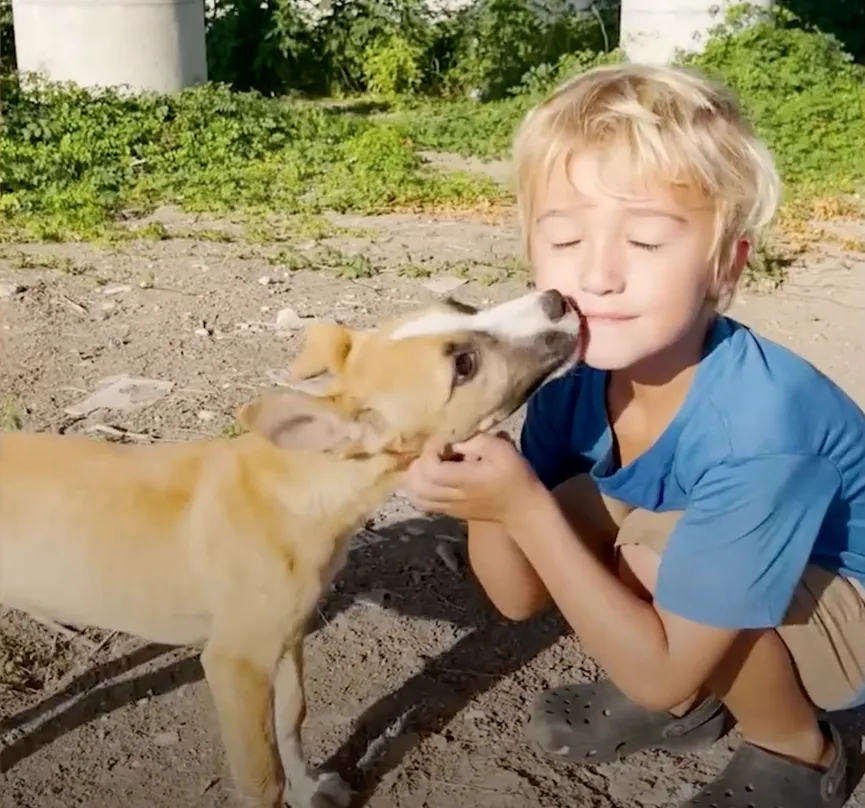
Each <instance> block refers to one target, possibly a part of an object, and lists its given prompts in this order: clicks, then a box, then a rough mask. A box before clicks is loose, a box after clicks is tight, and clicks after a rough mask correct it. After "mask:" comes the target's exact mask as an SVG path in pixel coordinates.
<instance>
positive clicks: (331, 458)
mask: <svg viewBox="0 0 865 808" xmlns="http://www.w3.org/2000/svg"><path fill="white" fill-rule="evenodd" d="M579 331H580V328H579V318H578V316H577V314H576V312H574V311H573V310H572V309H571V308H570V307H569V306H568V305H567V304H566V303H565V302H564V300H563V299H562V297H561V296H560V295H558V294H557V293H555V292H543V293H541V292H534V293H531V294H528V295H526V296H524V297H521V298H518V299H516V300H513V301H510V302H509V303H506V304H504V305H501V306H497V307H494V308H490V309H487V310H485V311H479V312H478V311H475V310H472V309H469V308H468V307H465V306H461V305H458V304H456V303H454V302H452V301H448V302H446V303H444V304H441V305H437V306H434V307H432V308H431V309H427V310H424V311H422V312H420V313H417V314H415V315H413V316H411V317H408V318H405V319H402V320H399V321H397V322H394V323H390V324H389V325H387V326H386V327H384V328H382V329H381V330H377V331H360V332H358V331H351V330H349V329H347V328H343V327H342V326H337V325H324V324H319V325H314V326H311V327H310V328H309V330H308V332H307V335H306V341H305V345H304V348H303V350H302V352H301V354H300V356H299V357H298V358H297V360H296V362H295V363H294V366H293V371H294V373H295V374H296V375H297V376H298V377H300V378H307V379H308V378H311V377H314V376H320V375H321V374H322V373H329V374H330V375H331V377H332V381H331V383H330V384H329V386H328V387H327V388H326V389H325V391H324V393H323V394H322V395H319V396H314V395H310V394H308V393H304V392H298V391H292V392H283V393H278V394H275V395H268V396H265V397H262V398H259V399H258V400H256V401H253V402H252V403H250V404H247V405H245V406H243V407H242V408H241V409H240V411H239V420H240V422H241V424H242V425H243V426H244V427H245V428H246V429H248V430H249V431H248V433H246V434H245V435H243V436H241V437H238V438H235V439H216V440H200V441H190V442H185V443H178V444H162V445H154V446H125V445H118V444H110V443H105V442H101V441H97V440H94V439H90V438H85V437H79V436H59V435H52V434H23V433H10V434H5V435H2V436H0V603H3V604H5V605H7V606H10V607H14V608H17V609H21V610H24V611H26V612H30V613H31V614H35V615H39V616H42V617H46V618H51V619H53V620H56V621H59V622H61V623H66V624H70V625H79V626H97V627H100V628H102V629H106V630H115V631H122V632H127V633H129V634H133V635H137V636H139V637H142V638H146V639H148V640H151V641H154V642H160V643H168V644H175V645H198V646H200V645H203V652H202V655H201V661H202V665H203V668H204V672H205V676H206V679H207V682H208V685H209V687H210V691H211V694H212V697H213V700H214V703H215V706H216V711H217V715H218V719H219V724H220V729H221V733H222V738H223V742H224V745H225V748H226V752H227V756H228V762H229V765H230V769H231V773H232V776H233V778H234V781H235V784H236V786H237V789H238V791H239V793H240V794H241V796H242V797H243V799H244V800H245V802H246V804H247V805H249V806H254V808H276V806H279V805H281V804H282V803H283V800H287V801H288V803H289V804H290V805H292V806H295V808H331V807H332V806H345V805H347V804H348V802H349V801H350V797H351V792H350V790H349V789H348V787H347V786H346V785H345V783H344V782H343V781H342V780H341V778H339V776H338V775H336V774H334V773H319V772H316V771H314V770H311V769H309V768H308V767H307V764H306V759H305V757H304V755H303V753H302V749H301V738H300V733H301V724H302V721H303V719H304V716H305V701H304V690H303V680H302V675H303V674H302V644H303V637H304V633H305V628H306V624H307V620H308V618H309V616H310V614H311V612H312V611H313V609H314V608H315V606H316V603H317V602H318V600H319V598H320V597H321V595H322V593H323V591H324V590H325V588H326V587H327V586H328V584H329V583H330V581H331V579H332V577H333V576H334V575H335V573H336V572H337V571H338V570H339V568H340V567H341V566H342V564H343V563H344V560H345V556H346V553H347V545H348V540H349V538H350V536H351V535H352V534H353V533H354V532H355V531H356V530H357V529H358V528H359V527H360V525H361V524H362V522H363V520H364V518H365V517H366V516H367V515H368V514H369V513H370V512H371V511H373V510H374V509H375V508H376V507H377V506H378V505H379V504H380V503H381V502H382V500H383V499H384V498H385V497H386V496H387V495H388V494H389V493H391V492H392V491H393V490H394V489H395V488H396V487H397V486H398V484H399V477H400V472H401V471H403V470H404V469H405V468H406V467H407V465H408V464H409V463H410V462H411V460H412V459H413V458H414V457H416V456H417V454H418V453H419V451H420V449H421V447H422V446H423V445H424V444H425V443H426V441H428V440H430V439H433V440H437V441H442V442H445V441H457V440H463V439H466V438H468V437H470V436H471V435H472V434H475V433H477V432H478V431H480V430H484V429H488V428H490V427H492V426H494V425H495V424H497V423H498V422H500V421H501V420H502V419H503V418H505V417H507V416H508V415H510V414H511V413H512V412H514V411H515V410H516V409H518V408H519V407H520V406H521V405H522V404H523V402H524V401H525V399H526V398H527V396H528V395H529V394H530V393H531V392H532V390H534V389H535V388H536V387H538V386H539V385H540V384H542V383H544V382H545V381H546V380H547V379H548V378H550V377H551V376H552V375H556V374H558V373H560V372H562V371H563V370H564V369H566V368H567V367H569V366H570V365H571V364H572V363H573V361H574V356H575V353H576V351H577V347H578V341H579Z"/></svg>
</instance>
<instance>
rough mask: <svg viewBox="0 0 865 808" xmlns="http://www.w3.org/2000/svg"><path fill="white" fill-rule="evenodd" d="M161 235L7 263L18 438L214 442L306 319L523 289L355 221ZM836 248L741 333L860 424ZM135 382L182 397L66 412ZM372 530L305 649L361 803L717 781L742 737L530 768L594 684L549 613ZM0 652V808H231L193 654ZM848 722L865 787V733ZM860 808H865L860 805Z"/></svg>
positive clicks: (478, 250)
mask: <svg viewBox="0 0 865 808" xmlns="http://www.w3.org/2000/svg"><path fill="white" fill-rule="evenodd" d="M157 220H158V221H161V222H163V223H164V224H165V226H166V227H167V228H168V229H169V231H172V232H174V233H179V234H181V236H182V237H179V238H173V239H167V240H152V239H150V240H148V239H142V240H140V241H135V242H132V243H122V244H120V245H116V246H113V247H105V248H99V249H97V248H94V247H90V246H87V245H53V246H47V245H43V246H34V245H28V246H21V247H20V248H19V247H11V248H4V252H3V255H4V258H3V259H2V260H0V424H2V425H3V426H5V428H21V427H23V428H25V429H52V430H66V431H68V432H85V433H88V434H92V435H94V436H95V437H99V438H103V439H106V440H132V441H157V440H177V439H189V438H194V437H198V436H204V435H212V434H218V433H220V432H223V431H225V430H230V429H231V428H232V423H233V413H234V410H235V408H236V406H237V405H238V404H240V403H241V402H242V401H244V400H245V399H247V398H249V397H250V396H252V395H253V394H254V393H255V392H256V391H257V390H260V389H262V388H266V387H269V386H271V385H273V384H274V383H276V382H278V381H279V379H280V374H281V372H282V371H283V370H284V368H285V366H286V364H287V361H288V359H289V358H290V357H291V356H292V355H293V353H294V351H295V350H296V348H297V346H298V344H299V336H298V334H299V332H298V331H297V330H296V326H297V324H298V322H297V321H298V318H301V319H302V318H337V319H339V320H342V321H345V322H347V323H351V324H354V325H362V324H367V325H372V324H373V323H375V322H376V321H377V320H378V319H379V318H381V317H382V316H384V315H387V314H390V313H392V312H396V311H404V310H408V309H410V308H412V307H414V306H417V305H419V304H420V303H421V302H423V301H425V300H430V299H432V298H433V297H434V296H435V295H436V294H437V291H436V290H434V289H429V288H427V286H425V284H427V283H429V282H430V281H431V280H435V281H442V279H445V280H448V279H450V280H451V281H452V283H451V284H450V285H451V286H454V285H456V284H458V283H461V284H462V285H461V286H459V288H457V289H456V290H455V291H454V294H456V295H457V296H459V297H461V298H463V299H465V300H468V301H472V302H484V301H493V300H502V299H505V298H507V297H509V296H512V295H514V294H517V293H519V292H520V291H522V290H523V289H524V287H525V284H524V280H523V279H522V277H521V276H520V275H519V273H518V272H517V271H516V270H515V266H516V264H515V258H516V256H517V253H518V248H519V243H518V238H517V234H516V232H515V231H514V230H513V229H512V228H511V227H510V225H502V224H490V223H486V222H483V221H479V220H477V219H462V220H459V219H453V220H447V219H439V218H436V219H432V218H423V217H418V216H408V215H399V216H397V215H394V216H387V217H381V218H377V219H362V218H359V217H346V216H341V217H332V218H331V219H330V223H329V224H328V225H327V226H324V225H322V224H321V223H316V222H312V223H310V222H305V223H303V224H302V226H301V225H296V226H294V227H295V230H294V232H295V237H294V238H293V239H290V240H288V241H286V242H284V243H273V242H270V241H263V242H261V243H256V242H254V241H253V242H250V241H249V240H248V239H244V238H242V237H241V235H242V229H241V228H240V227H239V226H238V225H236V224H232V223H225V222H213V221H206V220H203V219H202V220H194V219H190V218H188V217H183V216H181V215H179V214H178V213H177V212H176V211H171V210H163V211H160V212H159V213H158V215H157V216H155V217H154V221H157ZM839 227H841V228H842V229H841V231H840V232H841V234H842V235H844V236H846V237H848V239H850V240H852V241H848V243H847V244H846V245H845V244H842V243H841V242H838V241H829V242H827V243H826V244H824V245H822V246H820V247H819V249H816V250H814V251H813V252H812V254H810V255H809V256H806V257H805V258H803V259H802V260H801V261H799V262H798V263H797V264H796V265H795V266H793V267H792V268H791V270H790V276H789V280H788V282H787V284H786V285H785V287H784V288H783V289H782V290H780V291H772V290H766V289H762V290H761V289H760V288H751V289H747V290H745V291H743V293H742V294H741V296H740V298H739V299H738V301H737V302H736V304H735V305H734V307H733V310H732V313H733V314H734V315H736V316H738V317H740V318H741V319H743V320H744V321H745V322H747V323H748V324H750V325H753V326H755V327H757V328H759V329H761V330H762V331H763V332H765V333H766V334H767V335H769V336H770V337H773V338H775V339H777V340H779V341H780V342H782V343H784V344H788V345H790V346H793V347H794V348H796V349H798V350H800V351H801V352H802V353H803V354H804V355H805V356H807V357H808V358H809V359H811V360H812V361H813V362H815V363H816V364H817V365H818V366H819V367H820V368H821V369H823V370H824V371H825V372H826V373H827V374H828V375H829V376H831V377H833V378H834V379H836V380H838V381H840V382H841V383H842V384H843V385H844V386H845V387H846V388H847V389H848V390H849V391H850V392H851V393H852V394H853V395H854V396H855V397H857V399H858V400H859V401H860V402H863V403H865V373H863V372H862V352H863V349H865V325H863V323H865V319H863V316H862V312H863V310H865V281H863V273H865V253H862V252H856V251H851V249H850V244H851V243H854V244H855V240H856V239H860V240H862V239H865V223H858V224H857V223H855V222H848V223H846V224H844V225H843V227H842V226H839ZM196 233H197V236H196ZM220 233H222V234H223V235H220ZM287 307H290V308H291V309H292V310H293V311H292V312H283V313H282V314H281V315H279V317H278V316H277V315H278V313H279V312H280V311H282V310H283V309H285V308H287ZM276 322H279V323H280V324H281V327H280V328H277V327H275V325H274V323H276ZM120 374H129V375H130V376H132V377H136V378H144V379H149V380H158V381H162V382H167V383H169V384H164V385H161V386H158V387H156V388H152V389H153V390H155V393H154V394H153V395H152V397H148V396H147V395H146V393H147V388H146V385H145V387H143V388H141V389H140V390H139V394H140V396H141V397H140V398H139V400H138V401H137V408H136V409H132V410H128V411H124V410H122V409H121V410H117V409H107V408H104V407H103V408H97V409H95V410H93V411H92V412H89V413H87V414H83V413H84V411H85V410H87V409H88V408H87V407H78V410H77V412H78V413H79V414H77V415H73V414H69V413H67V412H66V409H67V408H70V407H71V408H73V409H75V407H76V405H80V404H81V402H82V401H84V400H85V399H86V398H87V397H88V396H89V395H90V394H91V393H92V392H93V391H94V390H95V389H97V387H98V386H99V384H100V382H102V381H104V380H105V379H110V378H111V377H114V376H117V375H120ZM742 405H743V406H746V407H747V406H751V407H759V406H760V402H759V401H753V402H750V401H748V400H747V397H743V401H742ZM518 421H519V419H518V418H517V419H515V421H514V423H513V424H512V426H513V427H514V428H516V427H517V426H518ZM369 527H370V530H369V531H366V532H363V533H361V534H359V536H358V537H357V540H356V542H355V546H354V550H353V553H352V556H351V560H350V563H349V565H348V567H347V568H346V569H345V571H344V572H343V574H342V575H341V577H340V578H339V580H338V581H337V582H336V584H335V585H334V587H333V591H332V592H331V593H330V595H329V596H328V598H327V599H326V601H325V602H323V603H322V605H321V610H320V617H321V619H320V622H319V625H318V627H317V628H316V629H315V630H314V631H313V632H312V633H311V634H310V636H309V637H308V640H307V646H306V648H307V660H308V661H307V665H306V678H307V687H308V692H309V708H310V711H309V718H308V721H307V725H306V734H305V737H306V742H307V746H308V750H309V753H310V755H311V756H312V758H313V759H315V760H319V761H327V762H328V765H333V766H336V767H337V768H339V769H340V770H341V771H342V772H344V773H346V774H348V775H349V776H351V777H353V779H354V781H355V782H356V783H357V784H361V785H363V786H364V791H363V792H362V794H361V796H360V797H359V799H358V801H357V805H367V806H369V807H370V808H396V807H397V806H398V808H453V806H455V805H472V806H477V808H529V807H530V806H531V807H532V808H534V807H535V806H549V807H550V808H553V807H554V806H556V807H557V806H564V805H572V806H581V808H590V807H591V806H599V808H609V807H611V806H616V808H624V806H634V807H635V808H648V806H675V805H677V804H678V803H679V802H680V801H681V800H683V799H686V798H687V797H689V796H690V795H691V794H692V793H693V792H694V791H695V790H696V789H697V788H698V787H699V785H700V784H702V783H703V782H705V781H706V780H708V779H709V778H710V777H711V776H713V774H714V773H715V772H716V771H717V770H718V768H719V767H720V766H721V765H723V763H724V761H725V760H726V758H727V757H728V755H729V754H730V750H731V749H732V748H733V747H734V745H735V743H736V740H737V738H736V736H735V734H733V735H731V736H730V737H729V738H728V739H725V740H723V741H721V742H719V743H718V744H716V746H715V747H714V748H713V749H711V750H708V751H707V752H705V753H702V754H699V755H688V756H674V755H668V754H649V753H646V754H641V755H637V756H636V757H634V758H632V759H630V760H628V761H626V762H622V763H619V764H611V765H602V766H597V767H589V768H582V769H580V768H565V767H560V766H556V765H552V764H549V763H548V762H546V761H545V760H542V759H540V758H539V757H537V756H536V755H534V754H533V753H532V752H531V751H530V750H529V749H528V748H527V747H526V746H525V745H524V744H523V741H522V737H521V732H522V725H523V722H524V716H525V711H526V708H527V706H528V704H529V702H530V700H531V698H532V697H533V696H534V694H535V693H536V692H537V691H538V690H539V689H541V688H544V687H548V686H550V685H554V684H557V683H561V682H566V681H573V680H582V679H586V678H590V677H594V676H595V675H596V674H597V670H596V668H595V666H594V665H593V664H592V662H591V661H590V660H589V659H587V658H586V657H585V656H584V655H583V654H582V653H581V652H580V649H579V647H578V645H577V644H576V643H575V641H574V640H573V638H572V637H568V636H567V635H565V634H563V627H562V624H561V623H560V622H559V620H558V619H557V618H556V617H555V616H550V617H547V618H544V619H539V620H536V621H533V622H531V623H529V624H524V625H511V624H508V623H506V622H504V621H502V620H500V619H498V618H497V617H496V615H495V614H494V613H493V611H492V609H491V607H489V606H488V605H487V604H486V602H485V601H484V600H483V598H482V597H481V596H480V595H479V593H478V592H477V591H476V589H475V588H474V586H473V585H472V584H471V583H470V582H469V581H468V580H467V579H466V578H465V576H464V570H465V567H464V562H463V556H462V539H463V537H462V534H461V532H460V529H459V527H458V526H455V525H454V524H453V523H450V522H448V521H445V520H428V519H426V518H424V517H422V516H421V515H419V514H417V513H416V512H414V511H413V510H412V508H411V507H410V506H409V504H408V503H407V502H406V501H405V500H404V499H403V498H401V497H399V496H395V497H393V498H392V499H391V500H390V501H388V502H387V503H386V504H385V505H384V507H383V508H382V509H381V511H380V513H378V514H377V515H376V517H375V519H374V520H373V521H372V523H371V524H370V525H369ZM0 563H2V559H0ZM0 638H2V639H0V755H2V760H0V764H2V765H0V772H2V774H0V808H60V806H63V808H66V807H67V806H92V808H106V807H107V806H116V805H121V804H122V805H125V806H128V808H144V807H145V806H154V808H163V806H166V807H167V806H172V808H173V806H181V805H185V806H202V808H216V806H223V805H224V806H229V805H232V802H231V800H232V795H231V791H230V782H229V777H228V774H227V771H226V769H225V763H224V758H223V753H222V749H221V747H220V743H219V739H218V736H217V732H216V724H215V717H214V714H213V711H212V709H211V704H210V700H209V695H208V693H207V689H206V687H205V685H204V682H203V679H202V672H201V668H200V666H199V663H198V660H197V656H196V654H194V653H192V652H190V651H187V650H185V649H175V650H171V649H167V648H162V647H154V646H147V645H145V644H143V643H141V642H139V641H137V640H136V639H134V638H131V637H127V636H116V635H107V636H106V635H103V634H100V633H99V632H95V631H86V632H84V633H83V634H81V635H79V636H66V635H65V634H64V633H58V632H57V631H56V630H53V629H51V628H48V627H45V626H43V625H41V624H39V623H37V622H35V621H33V620H31V619H29V618H25V617H23V616H21V615H20V614H17V613H12V612H8V611H7V612H6V613H5V614H2V615H0ZM839 720H840V722H841V723H842V725H843V727H844V730H845V732H846V733H847V737H848V740H849V743H850V746H851V750H852V752H853V755H854V778H855V779H856V780H858V778H859V777H860V776H861V771H862V769H861V766H860V764H859V761H858V757H859V751H860V749H861V748H862V737H863V732H865V720H863V716H862V715H859V714H849V715H843V716H840V717H839ZM352 772H353V773H354V774H352ZM850 804H851V805H856V806H865V786H863V787H860V788H858V789H857V791H856V793H855V796H854V797H853V799H852V800H851V802H850Z"/></svg>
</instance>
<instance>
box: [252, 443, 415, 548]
mask: <svg viewBox="0 0 865 808" xmlns="http://www.w3.org/2000/svg"><path fill="white" fill-rule="evenodd" d="M250 438H251V440H250V441H248V445H249V447H250V449H249V452H248V453H247V458H248V459H247V462H246V463H245V464H244V465H245V466H246V468H247V470H248V472H249V473H250V474H252V475H253V476H254V477H255V478H257V481H258V482H257V484H259V483H260V486H261V490H262V491H268V492H277V494H276V496H277V499H278V501H279V504H280V506H281V508H282V509H284V510H285V511H286V512H287V518H290V519H291V520H292V522H293V524H294V525H295V526H296V528H297V529H302V530H305V531H306V533H307V535H308V536H309V540H308V541H307V542H305V543H304V544H305V550H307V551H308V552H309V555H310V557H309V559H308V560H309V562H310V563H312V564H316V565H318V564H324V565H326V564H327V563H329V558H328V556H329V555H331V554H333V553H334V552H338V548H337V545H338V544H340V543H341V542H342V541H343V540H347V539H348V538H349V537H350V536H351V535H352V534H353V533H354V532H356V531H357V530H358V529H359V528H360V527H361V526H362V525H363V521H364V519H365V518H366V517H367V516H368V515H369V514H370V513H372V512H374V511H375V510H376V509H377V508H378V507H379V506H380V505H381V504H382V502H384V500H385V499H386V498H387V497H388V496H389V495H390V494H392V493H393V492H394V491H395V490H396V488H397V486H398V485H399V478H400V474H401V473H402V471H404V470H405V469H406V468H407V467H408V465H409V464H410V463H411V461H412V459H413V458H414V455H411V456H409V455H408V454H395V453H385V454H378V455H372V456H368V457H363V458H350V459H349V458H340V457H337V456H335V455H331V454H327V453H322V452H314V451H286V450H282V449H278V448H277V447H275V446H273V445H272V444H266V445H265V443H264V442H263V440H262V439H261V438H258V437H257V436H250ZM301 526H303V527H302V528H301ZM319 553H320V554H321V557H320V558H319V557H318V556H319Z"/></svg>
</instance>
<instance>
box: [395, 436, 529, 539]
mask: <svg viewBox="0 0 865 808" xmlns="http://www.w3.org/2000/svg"><path fill="white" fill-rule="evenodd" d="M453 449H454V451H455V452H457V453H459V454H461V455H462V456H463V460H461V461H454V460H442V459H441V458H440V457H439V451H440V448H439V447H436V446H432V445H428V446H427V447H426V449H425V450H424V453H423V454H422V455H421V457H419V458H418V459H417V460H415V461H414V463H412V465H411V466H409V468H408V471H407V472H406V474H405V478H404V479H405V487H406V489H407V491H408V493H409V496H410V497H411V499H412V501H413V502H414V504H415V505H416V506H417V507H418V508H420V509H421V510H423V511H427V512H435V513H442V514H445V515H447V516H451V517H454V518H455V519H465V520H467V521H485V522H499V523H502V524H505V523H507V522H508V519H509V515H510V514H511V513H515V512H517V511H518V510H519V509H520V508H522V507H525V506H524V505H523V504H522V503H524V502H525V501H526V500H527V499H528V498H529V497H530V496H531V494H532V493H533V492H534V490H535V489H536V488H537V487H538V480H537V477H535V475H534V472H533V471H532V469H531V467H530V466H529V464H528V463H527V462H526V461H525V459H524V458H523V457H522V455H521V454H520V453H519V452H518V451H517V448H516V447H515V446H514V444H513V443H512V442H511V441H510V440H509V439H508V438H507V437H500V436H493V435H488V434H481V435H477V436H476V437H474V438H472V439H471V440H468V441H466V442H465V443H459V444H454V446H453Z"/></svg>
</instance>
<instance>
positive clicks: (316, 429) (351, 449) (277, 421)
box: [237, 391, 383, 457]
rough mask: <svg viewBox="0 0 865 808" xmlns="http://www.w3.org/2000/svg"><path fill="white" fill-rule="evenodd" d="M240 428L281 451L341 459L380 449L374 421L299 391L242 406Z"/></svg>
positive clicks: (376, 421)
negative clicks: (258, 435) (305, 450)
mask: <svg viewBox="0 0 865 808" xmlns="http://www.w3.org/2000/svg"><path fill="white" fill-rule="evenodd" d="M237 420H238V422H239V423H240V425H241V426H242V427H243V428H244V429H246V430H249V431H250V432H258V433H259V434H260V435H263V436H264V437H265V438H267V439H268V440H269V441H271V443H274V444H276V445H277V446H279V447H280V448H282V449H307V450H312V451H319V452H332V453H335V454H339V455H341V456H343V457H350V456H352V455H357V454H362V453H366V452H371V451H376V450H377V449H378V448H380V447H381V445H382V442H383V441H382V437H381V435H380V434H379V431H380V430H381V429H382V428H383V425H382V424H381V422H380V420H379V419H378V418H372V417H367V414H366V413H361V414H360V416H357V415H355V414H353V413H351V412H347V411H346V410H344V409H342V408H341V407H340V406H339V404H338V403H337V402H336V401H335V400H334V399H332V398H328V397H320V396H315V395H309V394H307V393H302V392H299V391H294V392H290V393H277V394H274V395H266V396H262V397H261V398H258V399H256V400H255V401H252V402H250V403H249V404H244V405H243V406H242V407H241V408H240V409H239V410H238V413H237Z"/></svg>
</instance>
